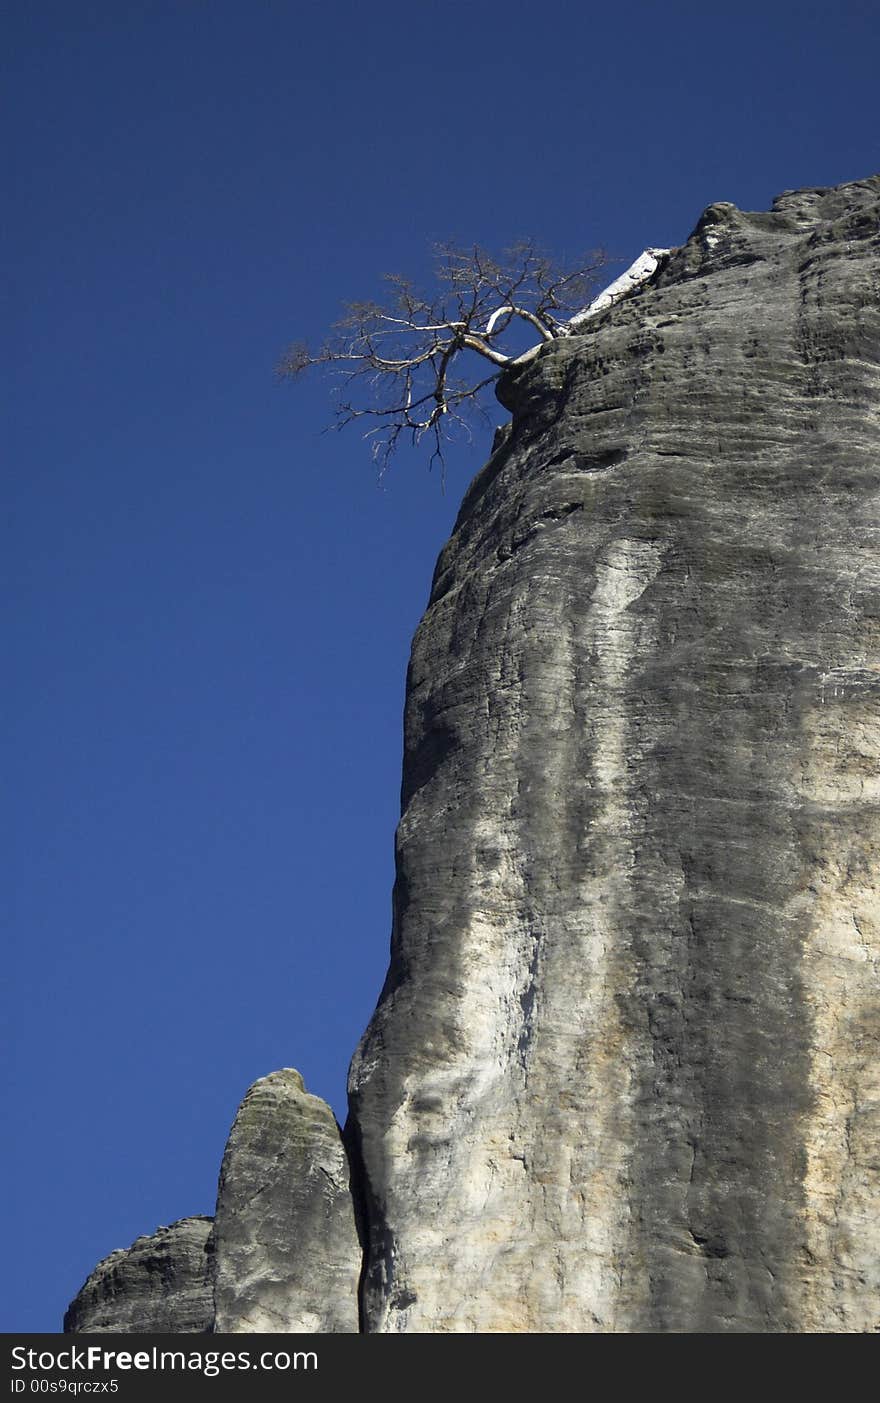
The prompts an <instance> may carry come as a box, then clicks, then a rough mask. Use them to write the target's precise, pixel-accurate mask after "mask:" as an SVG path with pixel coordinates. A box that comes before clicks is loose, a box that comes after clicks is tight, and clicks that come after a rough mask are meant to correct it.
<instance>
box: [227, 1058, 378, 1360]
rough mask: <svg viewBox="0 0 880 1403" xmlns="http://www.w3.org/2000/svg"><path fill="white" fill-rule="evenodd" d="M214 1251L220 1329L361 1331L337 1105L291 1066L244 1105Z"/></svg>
mask: <svg viewBox="0 0 880 1403" xmlns="http://www.w3.org/2000/svg"><path fill="white" fill-rule="evenodd" d="M211 1246H212V1256H213V1261H214V1302H215V1314H214V1328H215V1330H216V1331H217V1332H218V1333H222V1334H227V1333H228V1334H242V1333H246V1334H266V1333H283V1334H311V1333H316V1332H324V1333H334V1334H356V1333H357V1331H358V1299H357V1292H358V1277H359V1275H360V1268H361V1249H360V1244H359V1242H358V1235H357V1229H356V1226H355V1216H354V1204H353V1199H352V1194H351V1187H350V1184H349V1168H348V1159H347V1156H346V1153H345V1150H344V1148H343V1145H342V1140H341V1138H340V1134H339V1127H338V1125H337V1124H336V1121H335V1119H334V1116H333V1112H332V1111H331V1110H330V1107H329V1106H328V1105H327V1104H326V1103H325V1102H324V1101H321V1100H319V1098H318V1097H317V1096H310V1095H309V1094H308V1092H307V1091H306V1089H305V1087H304V1085H303V1080H302V1077H301V1076H300V1074H299V1072H296V1071H294V1070H293V1069H292V1068H285V1069H284V1070H283V1071H280V1072H273V1073H272V1074H271V1076H268V1077H263V1079H262V1080H261V1081H258V1082H256V1083H255V1084H254V1085H253V1086H252V1087H251V1089H250V1091H249V1092H248V1094H247V1096H246V1097H245V1098H244V1101H243V1102H242V1104H241V1107H240V1108H239V1112H238V1115H237V1116H236V1118H235V1123H234V1125H233V1127H232V1130H231V1132H230V1136H229V1141H228V1144H227V1146H226V1153H225V1154H224V1156H223V1166H222V1168H221V1171H220V1185H219V1188H218V1191H217V1212H216V1216H215V1219H214V1232H213V1236H212V1243H211Z"/></svg>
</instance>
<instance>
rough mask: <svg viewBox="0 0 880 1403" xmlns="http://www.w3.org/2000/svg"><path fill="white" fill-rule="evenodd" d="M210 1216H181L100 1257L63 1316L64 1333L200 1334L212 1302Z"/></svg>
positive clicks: (208, 1325) (208, 1322) (208, 1324)
mask: <svg viewBox="0 0 880 1403" xmlns="http://www.w3.org/2000/svg"><path fill="white" fill-rule="evenodd" d="M210 1232H211V1219H210V1218H181V1219H180V1220H179V1222H176V1223H172V1224H171V1225H170V1226H169V1227H163V1228H157V1229H156V1231H155V1232H154V1233H152V1234H151V1235H150V1236H149V1237H139V1238H137V1239H136V1240H135V1241H134V1242H133V1243H132V1245H131V1247H128V1248H123V1249H120V1250H119V1251H117V1252H111V1253H110V1256H109V1257H105V1258H104V1260H103V1261H102V1262H99V1263H98V1265H97V1266H96V1267H95V1270H94V1271H93V1272H92V1274H91V1276H90V1277H89V1278H88V1280H87V1281H86V1283H85V1285H84V1286H83V1287H82V1288H81V1290H80V1291H79V1293H78V1295H77V1296H76V1297H75V1298H74V1300H73V1301H72V1302H71V1304H70V1306H69V1308H68V1310H67V1314H66V1315H65V1317H64V1330H65V1333H67V1334H87V1335H106V1334H121V1335H139V1334H143V1335H187V1334H189V1335H198V1334H203V1333H205V1332H206V1331H209V1330H210V1329H211V1323H212V1320H213V1315H214V1302H213V1298H212V1294H211V1282H210V1280H209V1274H208V1256H207V1252H206V1247H207V1242H208V1237H209V1234H210Z"/></svg>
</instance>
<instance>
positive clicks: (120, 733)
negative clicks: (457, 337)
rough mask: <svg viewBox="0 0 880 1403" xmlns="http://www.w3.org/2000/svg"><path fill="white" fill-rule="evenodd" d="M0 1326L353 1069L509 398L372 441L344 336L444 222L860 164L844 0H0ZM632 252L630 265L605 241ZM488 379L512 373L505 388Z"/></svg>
mask: <svg viewBox="0 0 880 1403" xmlns="http://www.w3.org/2000/svg"><path fill="white" fill-rule="evenodd" d="M3 25H4V33H3V43H2V51H3V57H2V67H3V84H2V89H3V104H4V109H5V110H4V113H3V119H4V130H5V131H6V132H7V133H9V134H10V135H11V138H12V139H11V141H9V142H8V143H7V146H6V150H5V152H4V157H3V161H4V167H5V169H4V171H3V188H4V192H5V195H6V202H5V203H6V208H7V218H6V223H5V228H4V231H3V239H4V243H5V249H4V260H3V262H4V267H5V268H6V270H7V272H8V274H9V276H8V277H7V279H6V285H5V287H4V294H3V296H4V302H5V307H4V313H5V314H4V317H3V326H4V331H3V395H4V409H5V412H4V416H3V417H4V428H3V445H2V450H3V470H2V497H0V502H2V516H0V529H2V534H3V541H2V570H3V589H2V595H0V610H2V629H3V640H4V646H3V656H4V659H5V660H6V665H7V671H6V677H5V683H4V688H3V727H2V732H0V753H2V768H3V775H4V784H3V795H4V798H3V809H2V820H0V821H2V842H3V852H4V854H5V855H6V857H7V859H8V867H7V872H6V875H5V878H4V881H3V887H2V910H3V924H4V928H5V931H6V932H7V934H6V936H5V940H6V951H7V954H6V963H7V968H6V975H7V978H6V980H5V981H4V984H5V991H4V1009H3V1012H4V1044H5V1049H6V1056H5V1058H4V1067H5V1069H6V1077H7V1089H6V1123H7V1130H8V1138H7V1148H6V1151H5V1153H4V1156H3V1170H2V1173H3V1181H4V1182H3V1184H2V1189H0V1198H2V1202H3V1203H4V1205H5V1208H6V1210H7V1216H8V1223H7V1226H6V1228H5V1232H4V1240H5V1244H6V1249H7V1250H6V1253H5V1257H6V1266H5V1270H4V1273H3V1291H4V1293H5V1299H4V1302H3V1306H2V1313H0V1329H3V1330H7V1331H11V1330H43V1331H53V1330H57V1329H60V1322H61V1316H62V1313H63V1310H64V1307H65V1305H66V1303H67V1301H68V1299H69V1298H70V1297H71V1296H72V1295H73V1293H74V1292H75V1291H76V1290H77V1289H78V1288H79V1286H80V1284H81V1282H82V1280H83V1279H84V1277H85V1276H86V1274H87V1273H88V1271H90V1270H91V1268H92V1266H93V1265H94V1264H95V1262H96V1261H97V1260H98V1259H99V1258H100V1257H101V1256H103V1255H105V1254H106V1253H108V1252H110V1251H111V1250H113V1249H114V1248H116V1247H120V1246H126V1245H128V1243H130V1242H131V1241H132V1239H133V1238H134V1237H136V1236H137V1235H139V1234H140V1233H143V1232H150V1231H152V1230H153V1229H154V1228H155V1227H156V1226H157V1224H159V1223H167V1222H170V1221H172V1220H173V1219H175V1218H177V1217H181V1216H183V1215H185V1214H188V1213H205V1212H211V1211H212V1208H213V1200H214V1192H215V1187H216V1175H217V1170H218V1167H219V1162H220V1156H221V1153H222V1149H223V1144H224V1140H225V1137H226V1134H227V1131H228V1128H229V1125H230V1122H231V1120H232V1117H233V1115H234V1112H235V1109H236V1106H237V1104H238V1102H239V1100H240V1099H241V1097H242V1095H243V1094H244V1092H245V1090H246V1089H247V1087H248V1085H249V1084H250V1083H251V1082H252V1081H253V1080H255V1079H256V1078H257V1077H259V1076H261V1075H263V1074H265V1073H267V1072H270V1071H272V1070H274V1069H275V1068H277V1067H280V1066H296V1067H298V1068H299V1069H300V1070H301V1071H302V1073H303V1075H304V1076H305V1078H306V1082H307V1085H308V1087H309V1089H310V1090H312V1091H314V1092H316V1093H317V1094H319V1095H321V1096H324V1097H326V1098H327V1099H328V1100H329V1101H330V1102H331V1103H332V1105H333V1106H334V1108H335V1109H336V1112H337V1115H338V1116H339V1117H340V1118H343V1117H344V1114H345V1094H344V1087H345V1074H346V1068H347V1063H348V1060H349V1057H350V1055H351V1053H352V1051H353V1048H354V1046H355V1043H356V1041H357V1039H358V1037H359V1035H360V1033H361V1031H362V1030H363V1027H364V1025H365V1023H366V1021H367V1019H368V1017H369V1015H370V1012H371V1010H372V1007H373V1005H374V1003H375V1000H376V997H377V995H378V992H379V988H380V986H381V983H382V979H383V977H384V973H385V967H386V962H387V950H388V935H389V921H390V914H389V913H390V892H391V883H392V841H393V831H394V825H395V822H396V818H397V812H398V797H399V785H400V752H401V709H402V701H403V686H404V678H405V669H406V660H407V655H408V649H409V642H410V638H411V635H412V631H413V629H414V628H415V626H416V624H417V622H418V619H419V617H420V614H421V612H422V609H423V608H424V604H425V601H426V598H427V593H428V589H429V585H430V578H431V572H432V569H433V565H434V559H435V556H436V554H437V551H438V550H439V548H440V546H441V545H442V543H443V541H444V539H445V538H446V536H447V535H448V533H449V530H450V527H451V524H452V521H453V519H454V516H455V512H456V508H457V504H458V501H459V499H460V497H461V494H462V491H463V490H464V487H465V486H466V485H467V482H468V481H469V479H470V478H471V477H472V476H473V474H474V473H475V472H476V471H477V469H478V468H479V466H480V464H481V462H482V461H483V459H484V458H485V456H486V451H487V447H488V445H487V443H486V442H481V443H477V444H476V445H475V446H474V447H473V448H472V449H470V450H465V449H462V450H460V451H458V452H456V453H454V454H453V455H452V457H451V459H450V463H449V471H448V482H447V487H446V492H445V494H444V493H443V492H442V491H441V484H440V480H439V477H438V475H437V473H436V472H435V473H433V474H429V473H428V472H427V471H426V470H425V466H424V462H423V460H421V459H419V458H418V457H417V456H414V455H412V454H409V453H406V454H404V453H401V454H400V455H399V456H398V457H397V459H396V460H395V462H394V466H393V468H392V470H391V472H390V474H389V475H388V476H387V477H386V479H385V480H384V482H383V484H382V487H381V488H380V487H378V486H377V483H376V477H375V472H374V470H373V467H372V465H371V463H370V460H369V457H368V455H367V453H366V451H365V449H364V447H363V445H362V443H361V442H360V440H359V437H358V434H357V433H356V432H352V431H349V432H348V433H346V434H335V433H334V434H324V433H322V429H323V428H324V426H325V425H326V424H327V423H328V421H329V419H330V417H331V411H330V404H329V397H328V387H327V385H326V383H323V382H322V381H321V380H320V378H316V379H314V380H313V381H311V382H309V383H303V384H300V385H299V386H297V387H288V386H279V385H278V384H276V383H275V380H274V377H273V366H274V364H275V361H276V358H277V356H278V354H279V352H280V351H281V350H282V348H283V347H284V345H285V344H286V343H287V342H289V341H290V340H293V339H294V338H297V337H311V338H313V339H318V340H319V339H320V337H321V335H322V333H323V332H324V330H325V329H326V328H327V327H328V325H329V324H330V323H331V322H332V321H333V320H334V319H335V317H336V316H337V314H338V312H339V310H340V305H341V304H342V303H343V302H345V301H346V300H350V299H356V298H364V297H369V296H374V295H376V294H377V293H378V292H379V291H380V281H379V280H380V276H381V274H382V273H384V272H388V271H404V272H411V273H413V274H414V275H416V276H420V275H423V274H424V273H425V271H426V268H427V266H428V251H429V249H430V245H431V243H432V242H433V241H435V240H438V239H445V238H451V239H457V240H462V241H466V242H474V241H476V242H480V243H482V244H485V245H487V246H489V247H490V248H500V247H503V246H505V245H507V244H509V243H511V242H512V241H514V240H515V239H517V238H519V237H522V236H527V235H531V236H534V237H535V238H536V239H537V240H538V242H539V243H541V244H542V245H543V246H544V247H546V248H547V249H548V250H550V251H552V252H553V253H555V254H557V255H558V256H560V257H561V258H565V257H573V256H575V255H577V254H578V253H580V252H581V251H582V250H584V249H588V248H591V247H593V246H595V245H597V244H601V245H604V246H605V247H606V248H607V249H608V250H609V251H610V252H612V253H614V254H616V255H618V256H619V257H620V258H622V259H625V260H627V261H631V259H632V258H633V257H635V255H636V254H637V253H639V252H640V250H641V249H642V248H643V247H645V246H646V245H649V244H653V245H672V244H677V243H681V242H682V241H683V240H684V239H685V238H686V237H687V235H688V233H689V232H690V230H691V228H692V227H693V225H694V223H695V222H696V219H697V217H698V215H699V213H700V211H701V210H702V209H703V208H704V206H705V205H707V204H709V203H710V202H711V201H713V200H719V199H723V200H732V201H734V202H735V203H736V204H738V205H740V206H741V207H743V208H750V209H755V208H758V209H760V208H766V207H767V206H768V204H769V202H770V200H771V199H772V197H773V195H774V194H776V193H778V192H779V191H781V190H783V189H791V188H795V187H798V186H804V185H824V184H836V183H839V182H841V181H844V180H851V179H858V178H860V177H863V176H865V175H868V174H871V173H873V172H874V171H876V170H877V168H878V166H880V156H878V142H877V132H878V129H880V124H878V110H877V109H878V102H877V85H876V55H877V51H878V41H880V16H878V12H877V7H876V5H875V4H874V3H873V0H866V3H864V4H859V3H842V4H837V5H835V6H833V7H831V6H827V5H825V4H814V5H810V4H797V5H795V4H786V3H773V4H769V5H768V4H760V5H758V4H752V3H748V2H746V3H740V4H739V5H737V6H735V7H734V6H730V7H718V6H710V5H706V4H705V3H699V4H697V3H679V2H678V0H671V2H670V3H666V4H663V5H659V4H644V3H642V4H640V3H630V4H629V5H627V6H625V7H622V6H608V7H604V6H596V5H578V6H574V5H568V4H564V3H560V0H544V3H543V4H541V5H540V6H536V5H534V4H525V3H519V0H509V2H508V3H506V4H504V5H501V4H487V3H483V0H471V3H468V4H462V3H458V0H447V3H445V4H444V5H443V6H442V7H439V6H422V5H414V4H412V3H408V4H401V3H397V0H394V2H393V3H387V0H377V3H375V4H373V5H372V6H368V5H364V4H353V3H351V0H338V3H335V4H334V3H328V4H323V5H314V4H304V3H293V0H250V2H249V3H247V4H245V3H243V0H236V3H233V2H232V0H156V3H150V0H138V3H129V0H103V2H102V3H86V0H65V2H64V3H61V0H26V2H25V0H7V4H6V6H5V19H4V22H3ZM621 266H623V265H618V266H616V267H615V268H613V269H612V270H611V273H610V274H609V280H610V276H613V274H614V273H615V272H617V271H619V268H620V267H621ZM503 419H504V414H503V411H501V410H500V409H499V411H498V415H497V422H499V423H500V422H502V421H503Z"/></svg>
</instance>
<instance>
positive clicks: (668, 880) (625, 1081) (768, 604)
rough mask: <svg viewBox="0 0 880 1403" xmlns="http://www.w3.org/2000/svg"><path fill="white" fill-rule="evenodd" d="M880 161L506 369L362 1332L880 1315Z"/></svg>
mask: <svg viewBox="0 0 880 1403" xmlns="http://www.w3.org/2000/svg"><path fill="white" fill-rule="evenodd" d="M878 229H880V178H874V179H871V180H867V181H860V182H856V183H854V184H850V185H846V186H843V187H840V188H838V189H834V190H808V191H801V192H797V193H794V194H789V195H785V196H783V197H781V198H780V199H778V200H777V201H776V202H775V204H774V206H773V209H772V210H771V211H770V212H768V213H760V214H749V213H743V212H742V211H740V210H738V209H736V208H735V207H734V206H732V205H728V204H718V205H713V206H711V207H710V208H709V209H708V210H707V211H706V213H705V214H704V215H703V217H702V219H701V220H700V222H699V224H698V226H697V228H696V230H695V232H694V234H693V235H692V237H691V238H690V239H689V240H688V242H687V244H686V245H685V246H684V247H683V248H681V249H679V250H676V251H674V252H673V253H672V254H671V256H670V258H669V259H668V260H667V261H666V263H665V265H664V266H663V268H662V269H661V271H660V272H659V273H658V274H657V276H656V277H655V278H654V279H652V281H651V282H650V283H648V284H647V285H646V286H644V287H642V288H640V289H639V290H638V291H637V292H636V293H635V294H634V295H633V296H631V297H630V298H629V299H627V300H626V301H622V302H620V303H618V304H617V305H616V306H614V307H612V308H611V309H610V310H609V311H608V312H606V313H603V314H601V315H599V316H597V317H596V318H594V319H592V320H591V321H590V322H589V323H588V324H587V325H586V326H585V327H584V329H583V334H582V335H581V336H578V337H572V338H570V339H564V340H560V341H556V342H552V343H549V344H547V345H545V346H543V347H542V348H541V350H540V351H539V352H538V353H537V354H536V355H535V356H533V357H531V358H530V359H529V361H528V363H526V364H524V365H523V366H522V367H521V368H519V369H517V370H514V371H513V372H511V373H508V374H507V375H506V376H505V378H504V379H503V380H502V382H501V386H500V390H499V397H500V398H501V399H502V402H503V403H505V404H506V405H507V407H508V408H510V409H511V411H512V412H513V416H514V420H513V428H512V432H511V433H510V434H508V435H506V436H505V437H504V440H503V442H502V444H501V446H500V447H499V449H498V451H496V452H495V454H494V455H493V457H492V459H491V461H490V462H489V464H488V466H487V467H486V468H485V469H484V470H483V472H482V473H481V474H480V475H479V477H478V478H477V479H476V481H475V482H474V484H473V485H472V487H471V489H470V490H469V492H468V493H467V495H466V497H465V500H464V503H463V506H462V509H461V512H460V515H459V518H458V522H457V525H456V528H455V531H454V534H453V536H452V539H451V540H450V542H449V544H448V545H447V547H446V548H445V550H444V551H443V553H442V555H441V557H440V560H439V562H438V565H437V569H436V573H435V577H434V585H433V590H432V594H431V599H430V603H429V606H428V610H427V613H426V615H425V617H424V619H423V621H422V624H421V626H420V628H419V630H418V633H417V635H416V638H415V641H414V644H413V651H412V659H411V663H410V668H409V678H408V687H407V701H406V721H405V763H404V778H403V796H402V797H403V806H402V817H401V821H400V827H399V830H398V835H397V880H396V886H395V893H394V925H393V936H392V957H391V968H390V970H389V974H388V978H387V981H386V984H385V987H384V989H383V992H382V995H381V998H380V1002H379V1005H378V1008H377V1010H376V1013H375V1014H374V1017H373V1019H372V1022H371V1023H370V1026H369V1028H368V1030H367V1032H366V1034H365V1036H364V1038H363V1040H362V1042H361V1045H360V1047H359V1049H358V1051H357V1053H356V1055H355V1058H354V1061H353V1064H352V1071H351V1078H350V1099H351V1120H350V1127H349V1133H350V1136H351V1139H352V1141H353V1143H354V1144H355V1145H356V1146H357V1152H358V1155H359V1156H360V1159H361V1162H362V1173H363V1177H364V1188H365V1194H366V1201H367V1212H368V1217H369V1241H368V1250H367V1272H366V1280H365V1292H364V1314H365V1322H366V1328H367V1329H369V1330H371V1331H432V1332H446V1331H466V1332H470V1331H586V1332H596V1331H626V1332H637V1331H678V1332H739V1331H748V1332H783V1331H854V1332H855V1331H859V1332H860V1331H867V1330H873V1329H876V1328H877V1327H878V1324H880V1266H878V1263H880V1227H878V1225H880V1196H878V1164H880V1123H878V1109H880V1070H878V1037H880V1017H878V990H880V985H878V971H880V902H878V889H877V883H878V857H880V416H878V405H880V309H878V292H880V235H878Z"/></svg>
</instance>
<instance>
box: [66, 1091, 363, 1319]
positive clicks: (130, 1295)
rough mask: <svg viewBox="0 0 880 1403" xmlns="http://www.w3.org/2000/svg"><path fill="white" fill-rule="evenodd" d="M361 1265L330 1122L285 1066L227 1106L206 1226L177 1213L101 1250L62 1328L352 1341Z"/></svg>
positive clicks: (343, 1162)
mask: <svg viewBox="0 0 880 1403" xmlns="http://www.w3.org/2000/svg"><path fill="white" fill-rule="evenodd" d="M361 1262H362V1252H361V1247H360V1242H359V1240H358V1232H357V1227H356V1225H355V1209H354V1199H353V1196H352V1192H351V1185H350V1183H349V1169H348V1159H347V1156H346V1153H345V1150H344V1149H343V1146H342V1140H341V1137H340V1133H339V1127H338V1125H337V1124H336V1121H335V1119H334V1116H333V1112H332V1111H331V1110H330V1107H329V1106H328V1105H327V1104H326V1102H324V1101H322V1100H320V1098H319V1097H317V1096H310V1095H309V1094H308V1092H307V1091H306V1089H305V1086H304V1085H303V1079H302V1077H301V1076H300V1074H299V1072H297V1071H294V1069H293V1068H292V1067H285V1068H283V1069H282V1070H281V1071H279V1072H273V1073H271V1075H269V1076H267V1077H262V1078H261V1079H260V1081H258V1082H255V1083H254V1085H253V1086H252V1087H251V1088H250V1090H249V1091H248V1093H247V1095H246V1096H245V1098H244V1100H243V1102H242V1103H241V1106H240V1107H239V1109H238V1114H237V1115H236V1117H235V1121H234V1123H233V1126H232V1130H231V1131H230V1133H229V1140H228V1142H227V1145H226V1152H225V1154H224V1156H223V1164H222V1166H221V1169H220V1182H219V1185H218V1189H217V1208H216V1212H215V1215H214V1217H213V1219H212V1218H184V1219H182V1221H181V1222H179V1223H174V1224H172V1226H171V1227H170V1228H159V1229H158V1231H157V1232H155V1233H154V1234H153V1235H152V1236H151V1237H139V1238H138V1239H137V1241H136V1242H135V1243H133V1244H132V1246H131V1247H129V1248H127V1249H121V1250H120V1251H117V1252H113V1253H111V1255H110V1256H109V1257H107V1258H105V1259H104V1261H103V1262H100V1263H99V1264H98V1266H97V1267H96V1268H95V1270H94V1271H93V1272H92V1274H91V1276H89V1278H88V1280H87V1281H86V1282H85V1284H84V1285H83V1286H82V1288H81V1289H80V1291H79V1292H78V1294H77V1296H76V1298H75V1300H74V1301H73V1302H72V1304H71V1305H70V1307H69V1309H68V1311H67V1314H66V1316H65V1318H64V1329H65V1330H66V1331H72V1332H76V1333H80V1334H103V1333H108V1332H109V1333H112V1332H117V1333H120V1334H135V1335H136V1334H166V1333H173V1334H197V1333H201V1332H204V1331H208V1332H215V1333H222V1334H273V1333H278V1334H318V1333H326V1334H356V1333H357V1332H358V1278H359V1275H360V1270H361Z"/></svg>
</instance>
